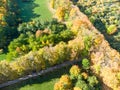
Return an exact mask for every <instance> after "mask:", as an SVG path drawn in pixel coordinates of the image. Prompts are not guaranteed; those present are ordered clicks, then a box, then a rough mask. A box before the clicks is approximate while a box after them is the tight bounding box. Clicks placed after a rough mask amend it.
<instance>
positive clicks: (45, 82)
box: [0, 66, 71, 90]
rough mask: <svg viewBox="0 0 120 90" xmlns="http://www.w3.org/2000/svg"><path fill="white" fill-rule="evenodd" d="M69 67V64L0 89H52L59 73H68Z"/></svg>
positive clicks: (59, 75)
mask: <svg viewBox="0 0 120 90" xmlns="http://www.w3.org/2000/svg"><path fill="white" fill-rule="evenodd" d="M70 67H71V66H69V67H68V66H67V67H64V68H62V69H59V70H56V71H53V72H50V73H48V74H45V75H43V76H39V77H37V78H34V79H29V80H27V81H23V82H21V83H18V84H15V85H12V86H9V87H5V88H3V89H0V90H54V84H55V83H56V82H57V81H58V80H59V78H60V77H61V75H64V74H68V72H69V68H70Z"/></svg>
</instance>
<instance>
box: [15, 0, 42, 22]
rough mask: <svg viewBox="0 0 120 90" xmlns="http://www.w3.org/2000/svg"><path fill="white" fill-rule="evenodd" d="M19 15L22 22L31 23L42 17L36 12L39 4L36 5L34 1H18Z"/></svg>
mask: <svg viewBox="0 0 120 90" xmlns="http://www.w3.org/2000/svg"><path fill="white" fill-rule="evenodd" d="M17 3H18V8H19V15H20V19H21V21H22V22H28V21H31V20H32V19H34V18H37V17H40V15H38V14H36V13H35V12H34V9H35V8H36V7H39V4H36V3H35V2H34V1H33V0H29V1H28V0H18V1H17Z"/></svg>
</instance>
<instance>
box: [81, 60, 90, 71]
mask: <svg viewBox="0 0 120 90" xmlns="http://www.w3.org/2000/svg"><path fill="white" fill-rule="evenodd" d="M82 67H83V68H84V69H89V68H90V62H89V60H88V59H83V60H82Z"/></svg>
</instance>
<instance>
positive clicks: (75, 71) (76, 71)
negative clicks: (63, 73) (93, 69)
mask: <svg viewBox="0 0 120 90" xmlns="http://www.w3.org/2000/svg"><path fill="white" fill-rule="evenodd" d="M69 72H70V75H71V76H73V77H75V78H77V77H78V75H79V74H80V68H79V66H77V65H74V66H72V67H71V69H70V71H69Z"/></svg>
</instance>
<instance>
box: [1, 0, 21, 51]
mask: <svg viewBox="0 0 120 90" xmlns="http://www.w3.org/2000/svg"><path fill="white" fill-rule="evenodd" d="M18 15H19V9H18V5H17V3H16V1H15V0H0V49H7V46H8V44H9V43H10V41H11V40H12V39H13V38H15V37H17V36H18V32H17V25H18V23H19V22H20V19H19V18H18Z"/></svg>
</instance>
